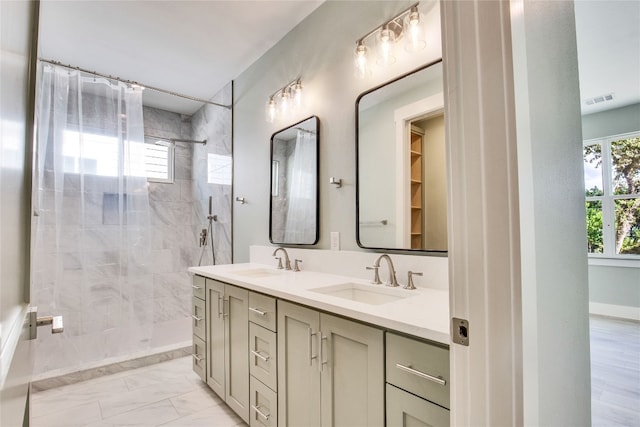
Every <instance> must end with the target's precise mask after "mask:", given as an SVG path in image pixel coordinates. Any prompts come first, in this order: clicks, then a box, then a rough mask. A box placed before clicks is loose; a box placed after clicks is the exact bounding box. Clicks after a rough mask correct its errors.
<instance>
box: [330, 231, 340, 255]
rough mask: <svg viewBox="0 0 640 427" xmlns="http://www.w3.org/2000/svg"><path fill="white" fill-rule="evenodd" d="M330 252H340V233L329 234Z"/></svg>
mask: <svg viewBox="0 0 640 427" xmlns="http://www.w3.org/2000/svg"><path fill="white" fill-rule="evenodd" d="M331 250H332V251H339V250H340V232H338V231H332V232H331Z"/></svg>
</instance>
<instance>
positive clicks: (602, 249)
mask: <svg viewBox="0 0 640 427" xmlns="http://www.w3.org/2000/svg"><path fill="white" fill-rule="evenodd" d="M583 155H584V178H585V195H586V217H587V244H588V251H589V254H590V255H594V256H604V257H621V258H622V257H630V258H637V257H638V256H640V134H627V135H617V136H614V137H609V138H605V139H599V140H590V141H585V143H584V151H583Z"/></svg>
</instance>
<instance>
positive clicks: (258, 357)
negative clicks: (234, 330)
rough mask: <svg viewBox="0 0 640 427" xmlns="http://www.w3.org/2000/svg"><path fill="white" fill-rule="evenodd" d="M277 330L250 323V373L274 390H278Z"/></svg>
mask: <svg viewBox="0 0 640 427" xmlns="http://www.w3.org/2000/svg"><path fill="white" fill-rule="evenodd" d="M277 342H278V340H277V338H276V334H275V332H271V331H270V330H268V329H265V328H263V327H262V326H258V325H256V324H254V323H249V373H250V374H251V375H252V376H254V377H256V378H257V379H259V380H260V381H262V382H263V383H264V384H266V385H267V387H269V388H271V389H272V390H275V391H277V390H278V372H277V366H278V362H277V355H278V352H277V347H276V346H277Z"/></svg>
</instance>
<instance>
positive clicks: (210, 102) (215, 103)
mask: <svg viewBox="0 0 640 427" xmlns="http://www.w3.org/2000/svg"><path fill="white" fill-rule="evenodd" d="M38 60H39V61H41V62H46V63H48V64H53V65H59V66H61V67H65V68H69V69H72V70H77V71H82V72H83V73H88V74H93V75H94V76H98V77H104V78H107V79H112V80H117V81H119V82H122V83H127V84H130V85H137V86H142V87H143V88H145V89H149V90H153V91H155V92H160V93H166V94H168V95H173V96H177V97H179V98H185V99H188V100H190V101H195V102H202V103H204V104H210V105H215V106H217V107H222V108H228V109H231V105H224V104H218V103H217V102H213V101H208V100H206V99H201V98H196V97H194V96H189V95H183V94H181V93H176V92H172V91H170V90H165V89H160V88H158V87H154V86H148V85H145V84H142V83H138V82H136V81H133V80H127V79H121V78H120V77H114V76H111V75H109V74H102V73H98V72H97V71H91V70H87V69H85V68H81V67H75V66H73V65H69V64H63V63H62V62H59V61H53V60H51V59H44V58H38Z"/></svg>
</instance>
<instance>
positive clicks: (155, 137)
mask: <svg viewBox="0 0 640 427" xmlns="http://www.w3.org/2000/svg"><path fill="white" fill-rule="evenodd" d="M144 136H146V137H147V138H151V139H159V140H161V141H169V142H173V143H174V144H175V143H176V142H189V143H191V144H203V145H207V140H206V139H203V140H202V141H198V140H195V139H182V138H166V137H163V136H155V135H149V134H146V133H145V134H144Z"/></svg>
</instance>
